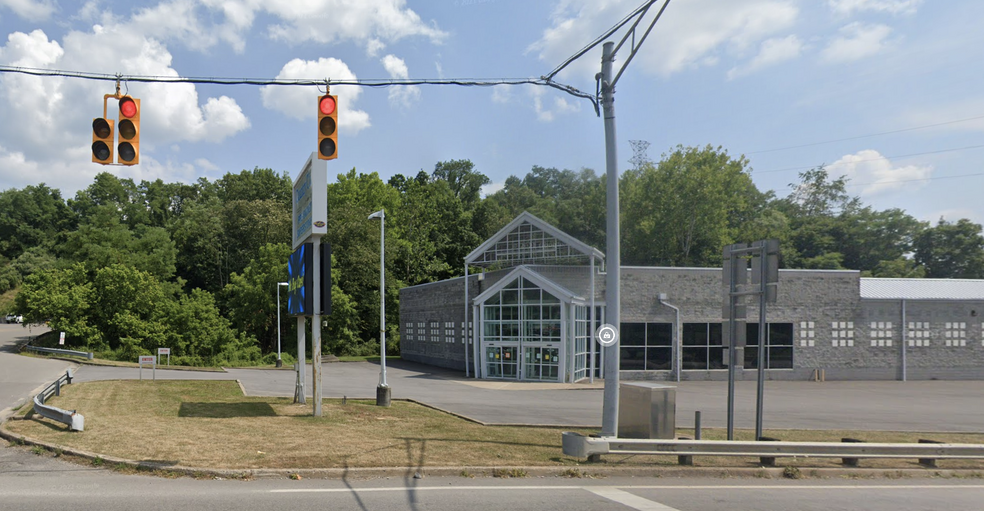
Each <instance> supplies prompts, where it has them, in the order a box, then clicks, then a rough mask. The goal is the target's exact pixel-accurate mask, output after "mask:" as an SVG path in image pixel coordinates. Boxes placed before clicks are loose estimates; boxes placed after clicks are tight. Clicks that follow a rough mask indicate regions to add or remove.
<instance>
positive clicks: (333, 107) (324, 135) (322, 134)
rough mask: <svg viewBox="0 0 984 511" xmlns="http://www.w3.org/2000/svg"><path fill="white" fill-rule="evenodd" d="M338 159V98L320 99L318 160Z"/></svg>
mask: <svg viewBox="0 0 984 511" xmlns="http://www.w3.org/2000/svg"><path fill="white" fill-rule="evenodd" d="M335 158H338V96H332V95H329V94H325V95H324V96H321V97H319V98H318V159H320V160H334V159H335Z"/></svg>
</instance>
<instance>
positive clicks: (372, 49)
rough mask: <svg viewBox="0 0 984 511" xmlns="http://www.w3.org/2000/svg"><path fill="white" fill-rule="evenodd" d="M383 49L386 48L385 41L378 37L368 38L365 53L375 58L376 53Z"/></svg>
mask: <svg viewBox="0 0 984 511" xmlns="http://www.w3.org/2000/svg"><path fill="white" fill-rule="evenodd" d="M384 49H386V43H384V42H382V41H380V40H379V39H376V38H371V39H369V42H367V43H366V54H367V55H369V56H370V57H373V58H375V57H376V55H379V52H381V51H383V50H384Z"/></svg>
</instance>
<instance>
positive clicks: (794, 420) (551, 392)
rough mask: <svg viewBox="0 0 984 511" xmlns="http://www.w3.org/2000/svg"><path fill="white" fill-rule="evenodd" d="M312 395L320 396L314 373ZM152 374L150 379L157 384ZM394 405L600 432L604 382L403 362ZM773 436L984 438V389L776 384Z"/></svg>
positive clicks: (719, 388)
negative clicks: (535, 379) (488, 375)
mask: <svg viewBox="0 0 984 511" xmlns="http://www.w3.org/2000/svg"><path fill="white" fill-rule="evenodd" d="M306 374H307V376H308V382H307V384H306V387H305V389H306V391H307V394H308V395H311V389H312V386H311V383H310V375H311V371H310V366H309V367H308V369H307V373H306ZM137 377H138V370H137V369H131V368H117V367H103V366H84V367H82V368H81V369H79V371H78V372H77V380H76V381H92V380H106V379H135V378H137ZM150 377H151V376H150V371H149V370H148V369H144V378H145V379H147V378H150ZM157 378H158V379H210V380H212V379H219V380H239V381H240V382H242V384H243V387H244V388H245V389H246V392H247V394H249V395H255V396H292V395H293V394H294V381H295V374H294V372H293V371H292V370H289V369H280V370H274V369H229V370H228V371H227V372H226V373H215V372H194V371H175V370H163V369H158V371H157ZM323 383H324V391H323V393H324V396H325V397H326V398H330V397H342V396H347V397H349V398H371V399H375V393H376V386H377V384H378V383H379V365H378V364H374V363H366V362H345V363H326V364H324V380H323ZM387 383H388V384H389V385H390V387H391V388H392V389H393V390H392V397H393V398H394V399H400V398H409V399H414V400H417V401H421V402H424V403H427V404H429V405H431V406H435V407H438V408H441V409H444V410H448V411H451V412H454V413H456V414H460V415H464V416H467V417H470V418H473V419H476V420H479V421H482V422H486V423H492V424H547V425H559V426H575V425H576V426H590V427H599V426H600V424H601V405H602V388H603V385H604V384H603V382H602V381H600V380H598V381H596V382H595V384H593V385H592V384H586V383H585V384H544V383H532V382H500V381H480V380H475V379H466V378H464V375H463V374H462V373H458V372H453V371H447V370H443V369H440V368H434V367H430V366H424V365H420V364H414V363H409V362H404V361H394V362H391V363H390V364H388V366H387ZM668 384H670V385H676V386H677V394H676V404H677V409H676V415H677V425H678V427H692V426H693V420H694V411H696V410H700V411H701V423H702V425H703V426H704V427H724V426H725V425H726V419H727V414H726V410H727V382H680V383H668ZM735 409H736V414H735V424H736V427H738V428H749V429H751V428H754V427H755V382H754V381H743V382H738V383H737V391H736V396H735ZM764 424H765V428H766V429H773V428H775V429H787V428H788V429H850V430H897V431H951V432H984V381H910V382H897V381H875V382H870V381H869V382H854V381H852V382H840V381H837V382H824V383H818V382H797V381H792V382H791V381H769V382H766V390H765V413H764Z"/></svg>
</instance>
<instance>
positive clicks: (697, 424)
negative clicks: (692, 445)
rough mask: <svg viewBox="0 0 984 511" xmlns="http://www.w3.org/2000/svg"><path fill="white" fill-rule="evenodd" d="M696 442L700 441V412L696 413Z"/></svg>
mask: <svg viewBox="0 0 984 511" xmlns="http://www.w3.org/2000/svg"><path fill="white" fill-rule="evenodd" d="M694 440H700V410H697V411H696V412H694Z"/></svg>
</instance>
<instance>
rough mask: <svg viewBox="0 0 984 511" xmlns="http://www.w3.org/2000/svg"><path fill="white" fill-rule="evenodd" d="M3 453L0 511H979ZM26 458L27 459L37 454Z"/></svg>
mask: <svg viewBox="0 0 984 511" xmlns="http://www.w3.org/2000/svg"><path fill="white" fill-rule="evenodd" d="M13 450H14V449H0V503H2V506H3V508H4V509H34V510H53V511H62V510H64V509H80V508H81V509H101V510H105V511H130V510H132V509H210V510H217V511H221V510H230V511H233V510H235V511H241V510H246V511H251V510H258V511H259V510H263V511H267V510H269V509H292V510H308V509H310V510H323V509H332V510H341V511H345V510H368V509H382V510H391V509H410V510H439V511H440V510H448V511H451V510H455V511H457V510H461V509H510V510H538V511H581V510H584V511H588V510H598V511H603V510H612V511H616V510H632V509H636V510H648V511H674V510H677V511H697V510H701V511H753V510H755V511H779V510H789V509H796V510H801V511H836V510H861V509H863V510H866V511H889V510H891V511H917V510H936V509H946V510H947V511H977V510H979V509H980V508H981V504H980V503H981V502H982V501H984V485H982V484H980V481H977V480H959V479H949V480H943V479H919V480H882V481H874V480H862V481H838V480H803V481H792V480H758V479H751V480H707V479H693V478H680V479H673V478H670V479H649V478H647V479H639V478H621V477H614V478H604V479H557V478H547V479H507V480H503V479H492V478H479V479H469V478H464V477H448V478H424V479H413V478H412V475H409V474H408V475H407V476H406V477H393V478H381V479H374V480H356V479H342V480H307V479H306V480H301V481H292V480H286V479H264V480H257V481H249V482H244V481H215V480H212V481H200V480H194V479H188V478H183V479H160V478H153V477H146V476H125V475H118V474H114V473H111V472H108V471H102V470H92V469H86V468H73V466H72V465H70V464H61V466H62V467H63V468H62V469H61V470H52V471H40V470H30V471H23V472H17V471H14V470H7V469H5V463H4V462H5V460H6V458H8V457H9V456H7V455H6V453H7V452H10V451H13ZM18 451H19V452H24V453H25V454H22V455H25V456H33V455H32V454H29V453H26V451H20V450H18Z"/></svg>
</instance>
